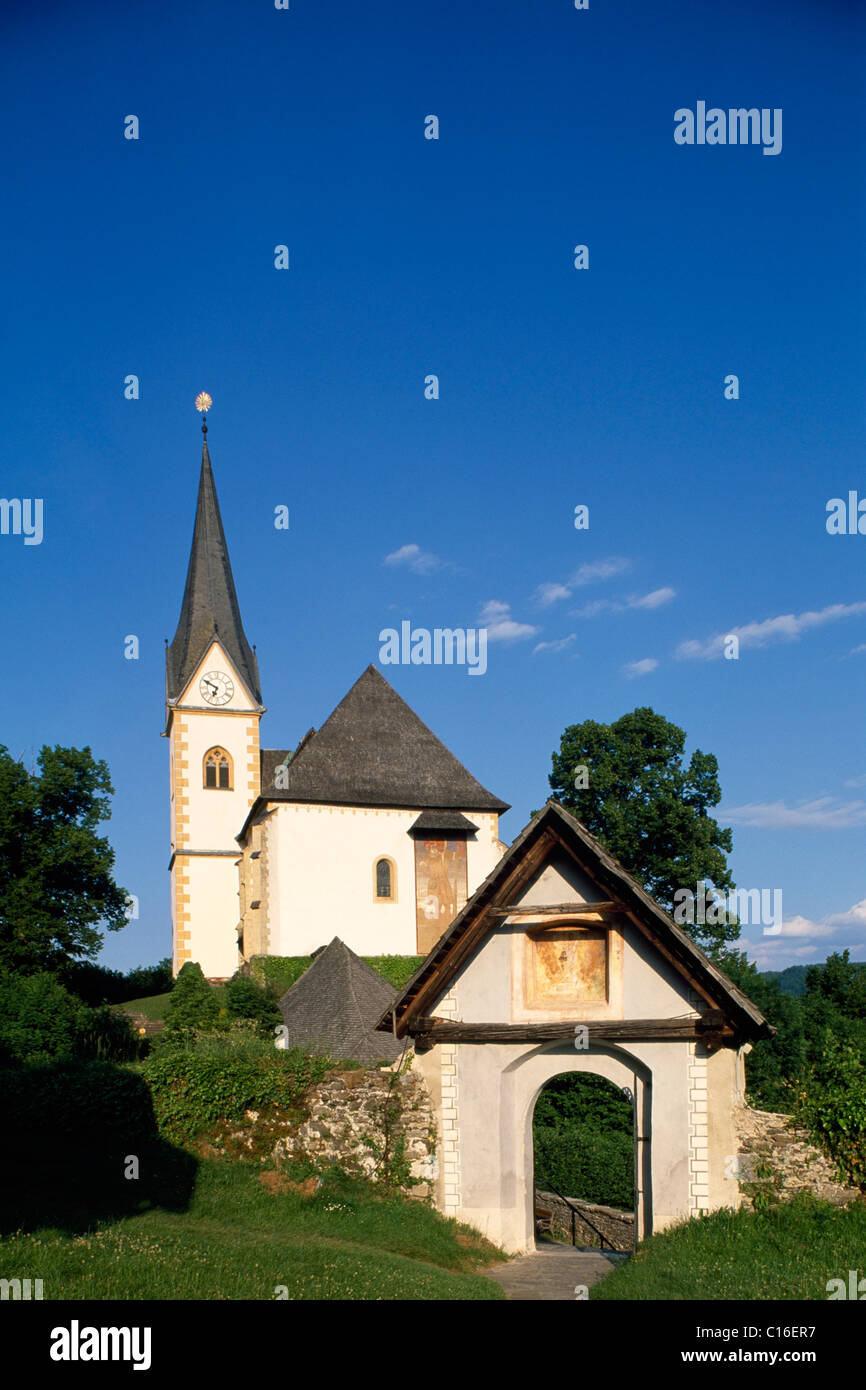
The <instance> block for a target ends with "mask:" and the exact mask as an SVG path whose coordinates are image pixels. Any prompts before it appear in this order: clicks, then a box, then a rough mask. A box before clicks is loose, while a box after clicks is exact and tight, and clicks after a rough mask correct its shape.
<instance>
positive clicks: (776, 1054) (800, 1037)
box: [717, 951, 806, 1113]
mask: <svg viewBox="0 0 866 1390" xmlns="http://www.w3.org/2000/svg"><path fill="white" fill-rule="evenodd" d="M717 962H718V964H719V965H720V966H721V968H722V969H723V970H724V972H725V974H726V975H727V976H728V979H729V980H732V981H733V983H734V984H735V985H737V987H738V988H739V989H741V990H742V991H743V993H744V994H745V995H748V997H749V999H751V1001H752V1003H753V1004H756V1005H757V1007H758V1008H759V1009H760V1010H761V1013H762V1014H763V1015H764V1017H765V1018H766V1019H767V1020H768V1022H769V1023H772V1025H773V1027H774V1028H775V1029H776V1033H775V1035H774V1036H773V1037H772V1038H760V1039H759V1040H758V1041H757V1042H756V1043H755V1044H754V1045H753V1047H752V1050H751V1051H750V1052H749V1054H748V1056H747V1057H746V1096H747V1099H748V1101H749V1103H750V1104H752V1105H756V1106H758V1107H759V1108H760V1109H762V1110H777V1111H784V1112H786V1113H787V1112H788V1111H790V1110H791V1108H792V1106H793V1104H794V1099H795V1095H794V1083H795V1082H797V1081H798V1080H799V1078H800V1075H801V1073H802V1071H803V1068H804V1066H805V1064H806V1038H805V1032H804V1026H803V1016H804V1009H803V1002H802V1000H800V999H799V998H797V997H796V996H795V995H792V994H786V993H784V991H783V990H781V989H780V988H779V984H778V981H777V980H776V979H775V978H774V977H773V976H772V975H770V974H762V973H761V972H760V971H759V970H758V967H757V966H756V965H755V964H754V963H753V962H752V961H750V960H749V959H748V958H747V956H746V953H745V951H725V952H723V953H721V954H720V955H719V956H718V958H717Z"/></svg>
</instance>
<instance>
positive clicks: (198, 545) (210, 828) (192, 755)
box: [165, 393, 264, 979]
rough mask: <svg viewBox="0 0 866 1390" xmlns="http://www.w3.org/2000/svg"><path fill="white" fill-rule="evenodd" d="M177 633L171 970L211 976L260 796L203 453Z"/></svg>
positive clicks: (222, 966)
mask: <svg viewBox="0 0 866 1390" xmlns="http://www.w3.org/2000/svg"><path fill="white" fill-rule="evenodd" d="M211 405H212V401H211V399H210V397H209V396H208V395H207V394H206V393H202V394H201V395H200V396H199V397H198V398H197V399H196V406H197V408H198V409H199V410H200V411H202V412H203V417H202V433H203V435H204V440H203V444H202V458H201V478H200V481H199V489H198V502H197V505H196V513H195V527H194V529H193V536H192V549H191V551H190V557H189V567H188V569H187V576H186V588H185V589H184V594H183V603H182V605H181V610H180V619H179V621H178V625H177V631H176V633H175V635H174V639H173V640H172V642H171V644H170V645H169V646H167V648H166V655H165V693H166V730H165V733H166V737H167V738H168V739H169V747H170V750H171V862H170V866H169V867H170V871H171V912H172V956H173V966H174V972H175V974H177V972H178V970H180V968H181V966H182V965H183V964H184V963H185V962H186V961H188V960H193V961H197V962H198V964H199V965H200V966H201V968H202V971H203V972H204V974H205V975H206V976H207V977H208V978H209V979H226V978H227V977H228V976H230V975H232V974H234V972H235V970H236V969H237V967H238V922H239V906H238V871H237V863H238V859H239V857H240V852H239V849H238V844H237V841H236V839H235V836H236V835H237V833H238V831H239V830H240V828H241V826H242V825H243V823H244V820H245V819H246V816H247V814H248V812H249V809H250V807H251V806H252V804H253V802H254V801H255V799H256V797H257V796H258V794H259V789H260V754H259V720H260V719H261V716H262V714H263V713H264V706H263V705H262V696H261V689H260V686H259V669H258V663H257V661H256V657H255V653H254V652H253V651H252V650H251V648H250V645H249V643H248V641H247V638H246V634H245V632H244V629H243V623H242V622H241V614H240V607H239V605H238V599H237V594H236V593H235V585H234V579H233V578H232V570H231V564H230V563H229V555H228V548H227V546H226V539H225V534H224V532H223V525H222V518H221V517H220V509H219V503H218V501H217V494H216V485H215V483H214V477H213V471H212V469H211V461H210V456H209V454H208V447H207V413H206V412H207V410H208V409H209V408H210V406H211Z"/></svg>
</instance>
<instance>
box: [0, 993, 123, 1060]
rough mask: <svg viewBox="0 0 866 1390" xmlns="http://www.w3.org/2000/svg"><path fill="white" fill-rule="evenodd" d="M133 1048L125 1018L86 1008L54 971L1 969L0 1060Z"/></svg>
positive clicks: (111, 1053) (115, 1053) (105, 1054)
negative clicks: (23, 971) (21, 972)
mask: <svg viewBox="0 0 866 1390" xmlns="http://www.w3.org/2000/svg"><path fill="white" fill-rule="evenodd" d="M137 1051H138V1044H137V1040H136V1038H135V1037H134V1035H133V1033H132V1031H131V1029H130V1026H129V1022H128V1020H127V1019H125V1018H124V1017H123V1016H122V1015H120V1014H116V1013H113V1012H112V1010H111V1009H107V1008H98V1009H92V1008H89V1007H88V1005H87V1004H85V1003H84V1002H83V1001H82V1000H81V999H79V998H78V996H77V995H76V994H73V993H72V992H71V991H70V990H68V989H67V988H66V986H65V985H64V984H62V982H61V980H60V978H59V976H58V975H57V974H56V973H54V972H53V971H43V972H41V973H39V974H37V975H24V976H22V975H20V974H19V973H18V972H17V971H9V970H2V969H0V1066H4V1067H9V1066H15V1067H18V1066H21V1065H24V1066H45V1065H47V1064H49V1063H55V1062H65V1061H71V1060H74V1059H87V1058H97V1057H102V1058H111V1059H117V1060H126V1059H127V1058H130V1057H134V1056H135V1055H136V1053H137Z"/></svg>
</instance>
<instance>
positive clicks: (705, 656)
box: [676, 603, 866, 661]
mask: <svg viewBox="0 0 866 1390" xmlns="http://www.w3.org/2000/svg"><path fill="white" fill-rule="evenodd" d="M862 613H866V603H831V604H829V605H828V606H827V607H826V608H821V609H818V610H817V611H814V612H813V611H809V612H805V613H782V614H780V615H779V616H778V617H775V618H764V619H763V620H762V621H761V622H756V623H745V624H744V625H743V626H742V627H731V628H728V630H727V632H722V633H717V634H716V636H715V637H710V638H707V639H706V640H705V641H703V642H697V641H689V642H681V643H680V644H679V646H678V647H677V649H676V656H677V659H678V660H680V661H693V660H700V661H712V660H713V658H714V657H717V656H721V654H722V651H723V649H724V645H725V640H726V638H728V637H737V638H739V642H740V646H741V647H766V646H768V645H769V644H770V643H772V642H794V641H797V640H798V638H800V637H801V636H802V634H803V633H804V632H809V631H811V629H812V628H816V627H824V626H825V625H826V624H827V623H835V622H838V621H839V620H840V619H842V618H854V617H858V616H859V615H860V614H862Z"/></svg>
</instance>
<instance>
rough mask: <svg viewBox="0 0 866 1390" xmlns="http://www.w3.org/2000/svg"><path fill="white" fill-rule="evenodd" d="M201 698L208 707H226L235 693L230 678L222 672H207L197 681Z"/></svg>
mask: <svg viewBox="0 0 866 1390" xmlns="http://www.w3.org/2000/svg"><path fill="white" fill-rule="evenodd" d="M198 688H199V690H200V691H201V697H202V699H203V700H206V701H207V703H208V704H209V705H227V704H228V702H229V700H230V699H231V698H232V696H233V695H234V693H235V687H234V682H233V681H232V678H231V676H227V675H226V674H225V672H224V671H208V672H207V674H206V675H204V676H202V678H201V680H200V681H199V687H198Z"/></svg>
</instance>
